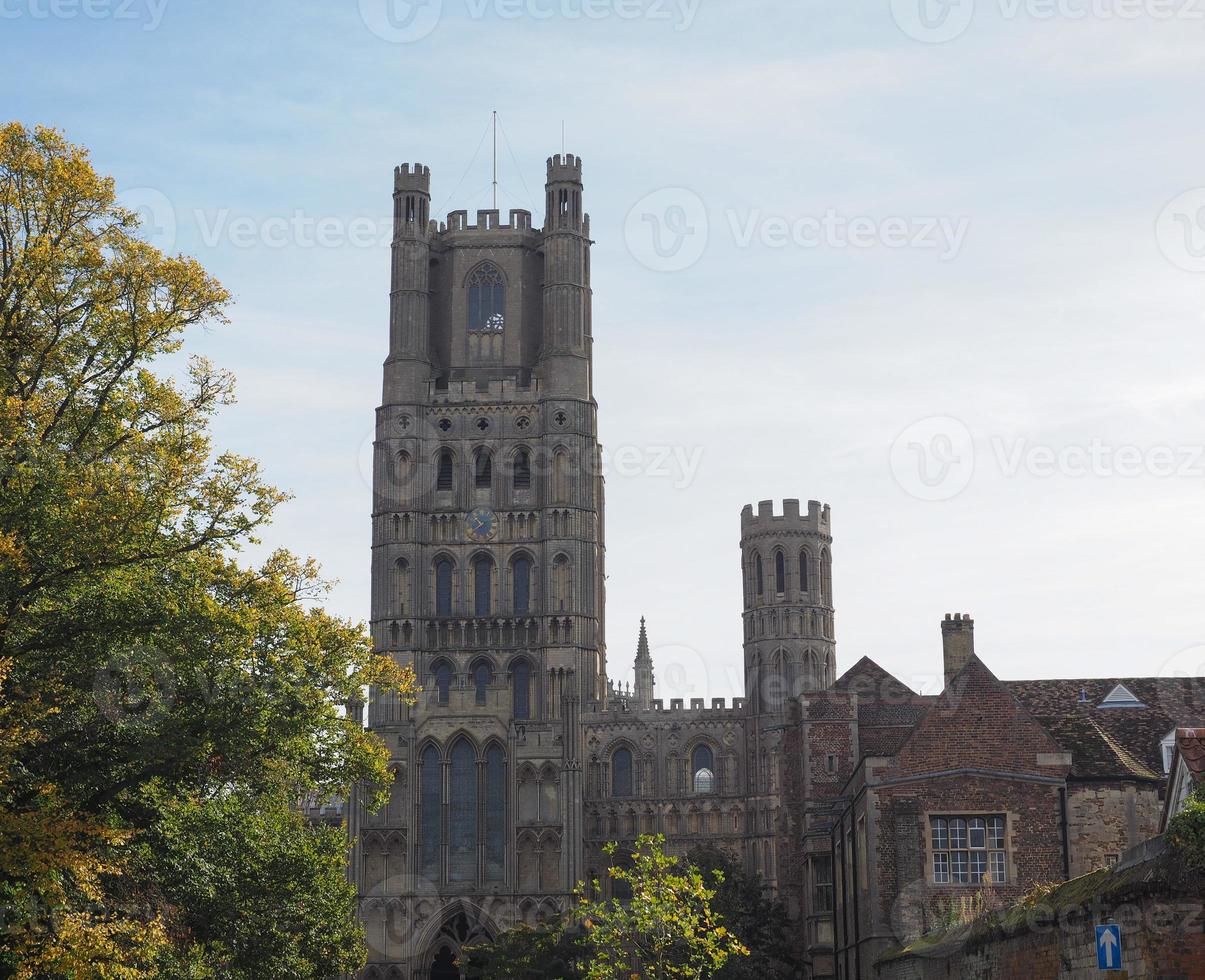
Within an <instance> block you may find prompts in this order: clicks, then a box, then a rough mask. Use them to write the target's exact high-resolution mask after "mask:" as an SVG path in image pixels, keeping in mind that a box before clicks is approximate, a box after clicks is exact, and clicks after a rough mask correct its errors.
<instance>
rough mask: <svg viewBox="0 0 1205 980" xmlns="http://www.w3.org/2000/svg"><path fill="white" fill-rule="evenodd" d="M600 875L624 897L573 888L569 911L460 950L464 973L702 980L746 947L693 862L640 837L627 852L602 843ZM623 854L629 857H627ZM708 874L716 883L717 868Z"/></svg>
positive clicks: (507, 977)
mask: <svg viewBox="0 0 1205 980" xmlns="http://www.w3.org/2000/svg"><path fill="white" fill-rule="evenodd" d="M604 850H605V851H606V853H607V855H608V856H609V857H610V858H611V859H612V862H613V863H612V866H611V868H610V869H609V872H608V874H609V875H610V877H611V879H612V880H613V881H615V882H617V883H618V885H619V887H620V889H621V890H622V891H623V892H624V893H625V894H629V895H630V897H629V898H625V899H618V898H611V899H602V898H600V897H598V896H600V895H601V894H602V889H601V887H600V885H599V882H597V881H595V882H591V884H590V885H589V886H588V887H587V886H585V885H579V886H578V888H577V892H576V895H577V904H576V905H575V907H574V909H573V910H572V912H571V913H570V914H568V915H565V916H563V917H562V918H561V919H559V920H558V921H556V922H554V923H551V924H550V925H547V926H542V927H540V928H536V929H533V928H531V927H529V926H520V927H519V928H517V929H512V930H510V931H509V932H506V933H504V934H503V935H502V936H500V937H499V938H498V939H497V940H496V941H495V942H494V943H492V944H490V945H488V946H481V947H475V948H472V949H470V950H467V951H466V953H467V955H466V964H465V971H466V973H467V975H468V976H470V977H482V978H485V977H488V978H490V980H544V978H548V977H558V978H561V980H578V978H580V980H703V978H707V977H713V976H718V975H719V973H718V972H717V971H719V970H721V969H722V968H723V967H724V964H725V963H727V962H729V961H731V960H732V959H734V958H736V957H743V956H748V954H749V951H748V950H747V949H746V948H745V946H744V945H743V944H742V943H741V941H740V940H739V939H737V938H736V936H734V935H733V934H732V933H731V932H729V931H728V927H727V926H726V925H725V923H724V919H723V917H722V916H721V915H719V914H718V913H717V912H716V911H715V909H713V907H712V904H711V903H712V899H714V898H715V896H716V892H715V890H713V889H711V888H708V887H707V882H706V881H705V880H704V876H703V874H702V873H700V871H699V870H698V868H695V867H694V866H693V865H691V864H689V863H687V862H683V861H680V860H679V859H678V858H675V857H670V856H669V855H667V854H666V853H665V838H664V837H663V836H660V835H658V836H656V837H653V836H642V837H640V838H638V839H637V841H636V847H635V850H634V851H633V852H631V854H630V855H628V854H624V855H623V856H622V857H621V856H620V851H619V845H617V844H608V845H607V846H606V848H604ZM629 859H630V861H629ZM711 877H712V880H713V881H714V882H715V883H716V884H717V887H719V886H721V885H722V880H723V873H722V872H719V871H716V872H713V873H712V875H711Z"/></svg>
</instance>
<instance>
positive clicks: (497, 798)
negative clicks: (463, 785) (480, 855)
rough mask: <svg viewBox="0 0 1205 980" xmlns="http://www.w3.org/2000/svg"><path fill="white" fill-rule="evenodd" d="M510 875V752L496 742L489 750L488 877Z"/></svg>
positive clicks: (486, 857)
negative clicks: (508, 800) (507, 873)
mask: <svg viewBox="0 0 1205 980" xmlns="http://www.w3.org/2000/svg"><path fill="white" fill-rule="evenodd" d="M505 874H506V752H504V751H503V749H502V746H500V745H498V744H497V743H496V742H495V743H492V744H491V745H490V747H489V748H488V749H486V752H485V878H486V880H487V881H501V880H502V879H503V877H505Z"/></svg>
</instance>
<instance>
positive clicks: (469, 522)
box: [464, 507, 498, 542]
mask: <svg viewBox="0 0 1205 980" xmlns="http://www.w3.org/2000/svg"><path fill="white" fill-rule="evenodd" d="M464 525H465V533H466V534H467V535H468V538H469V540H470V541H478V542H480V541H493V540H494V538H495V537H496V536H497V534H498V515H497V514H495V513H494V512H493V511H492V510H490V509H489V508H488V507H478V508H477V509H476V510H475V511H473V512H472V513H471V514H469V516H468V518H467V519H466V520H465V522H464Z"/></svg>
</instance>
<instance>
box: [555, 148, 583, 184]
mask: <svg viewBox="0 0 1205 980" xmlns="http://www.w3.org/2000/svg"><path fill="white" fill-rule="evenodd" d="M560 180H568V181H572V182H575V183H579V184H580V183H581V180H582V158H581V157H579V156H574V155H573V154H572V153H566V154H563V155H562V154H560V153H558V154H556V155H555V156H551V157H549V158H548V183H550V184H551V183H553V182H554V181H560Z"/></svg>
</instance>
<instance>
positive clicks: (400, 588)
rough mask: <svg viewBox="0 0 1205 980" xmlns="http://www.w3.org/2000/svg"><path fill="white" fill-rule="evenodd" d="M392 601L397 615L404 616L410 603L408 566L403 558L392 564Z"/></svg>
mask: <svg viewBox="0 0 1205 980" xmlns="http://www.w3.org/2000/svg"><path fill="white" fill-rule="evenodd" d="M393 601H394V603H395V608H396V609H397V611H398V613H400V614H401V615H403V616H404V615H405V614H406V606H407V604H408V603H409V602H410V565H409V564H408V563H407V561H406V559H405V558H399V559H398V560H397V561H395V562H394V563H393Z"/></svg>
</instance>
